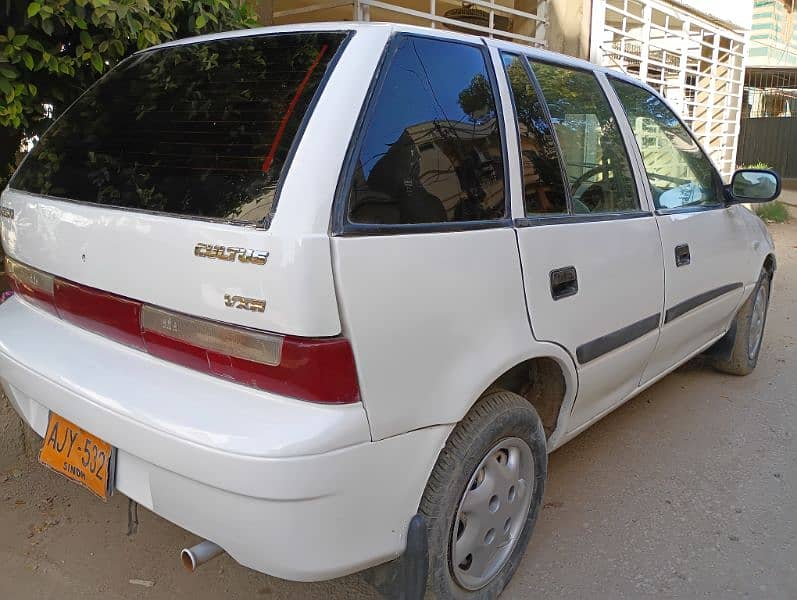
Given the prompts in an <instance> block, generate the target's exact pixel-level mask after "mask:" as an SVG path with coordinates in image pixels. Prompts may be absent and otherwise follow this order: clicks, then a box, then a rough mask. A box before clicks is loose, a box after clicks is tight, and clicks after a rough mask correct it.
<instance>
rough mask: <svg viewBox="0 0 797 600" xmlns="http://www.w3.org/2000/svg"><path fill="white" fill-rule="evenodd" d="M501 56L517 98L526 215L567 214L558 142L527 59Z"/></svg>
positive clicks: (515, 55) (513, 55)
mask: <svg viewBox="0 0 797 600" xmlns="http://www.w3.org/2000/svg"><path fill="white" fill-rule="evenodd" d="M501 58H502V60H503V63H504V69H505V70H506V75H507V78H508V79H509V85H510V87H511V88H512V96H513V99H514V101H515V114H516V117H517V124H518V136H519V139H520V158H521V166H522V168H523V196H524V200H525V206H526V215H535V214H541V213H566V212H567V200H566V196H565V188H564V185H563V183H562V171H561V169H560V167H559V158H558V152H557V149H556V142H555V141H554V137H553V132H552V131H551V126H550V125H549V124H548V118H547V117H546V115H545V111H544V109H543V106H542V102H540V99H539V98H538V97H537V92H536V90H535V89H534V85H533V83H532V81H531V78H530V77H529V73H528V71H527V70H526V65H525V62H526V61H525V59H523V58H522V57H520V56H518V55H517V54H506V53H502V54H501Z"/></svg>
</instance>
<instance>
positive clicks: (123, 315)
mask: <svg viewBox="0 0 797 600" xmlns="http://www.w3.org/2000/svg"><path fill="white" fill-rule="evenodd" d="M54 296H55V308H56V310H58V316H59V317H61V318H62V319H64V320H65V321H69V322H70V323H74V324H75V325H77V326H78V327H82V328H84V329H88V330H90V331H93V332H95V333H99V334H100V335H104V336H106V337H109V338H113V339H115V340H118V341H120V342H122V343H123V344H127V345H128V346H133V347H134V348H138V349H139V350H144V342H143V341H142V339H141V329H140V327H139V325H138V323H139V318H140V317H139V315H140V314H141V303H140V302H135V301H133V300H128V299H127V298H121V297H119V296H114V295H113V294H108V293H106V292H101V291H100V290H95V289H92V288H87V287H84V286H81V285H75V284H74V283H69V282H67V281H63V280H61V279H56V280H55V294H54Z"/></svg>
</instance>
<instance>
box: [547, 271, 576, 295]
mask: <svg viewBox="0 0 797 600" xmlns="http://www.w3.org/2000/svg"><path fill="white" fill-rule="evenodd" d="M577 293H578V274H577V273H576V268H575V267H573V266H570V267H562V268H560V269H554V270H553V271H551V298H553V299H554V300H561V299H562V298H567V297H569V296H575V295H576V294H577Z"/></svg>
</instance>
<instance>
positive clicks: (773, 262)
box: [762, 252, 778, 277]
mask: <svg viewBox="0 0 797 600" xmlns="http://www.w3.org/2000/svg"><path fill="white" fill-rule="evenodd" d="M777 268H778V259H777V258H775V254H774V253H773V252H770V253H768V254H767V255H766V257H765V258H764V264H763V267H762V269H763V270H764V271H766V272H767V273H769V276H770V277H772V276H773V275H774V274H775V270H776V269H777Z"/></svg>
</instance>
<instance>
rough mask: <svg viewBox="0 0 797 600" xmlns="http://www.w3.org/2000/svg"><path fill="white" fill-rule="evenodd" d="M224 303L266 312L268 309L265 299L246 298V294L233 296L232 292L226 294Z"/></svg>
mask: <svg viewBox="0 0 797 600" xmlns="http://www.w3.org/2000/svg"><path fill="white" fill-rule="evenodd" d="M224 304H226V305H227V306H229V307H230V308H233V307H234V308H242V309H244V310H251V311H254V312H265V310H266V301H265V300H258V299H257V298H245V297H244V296H233V295H232V294H224Z"/></svg>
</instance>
